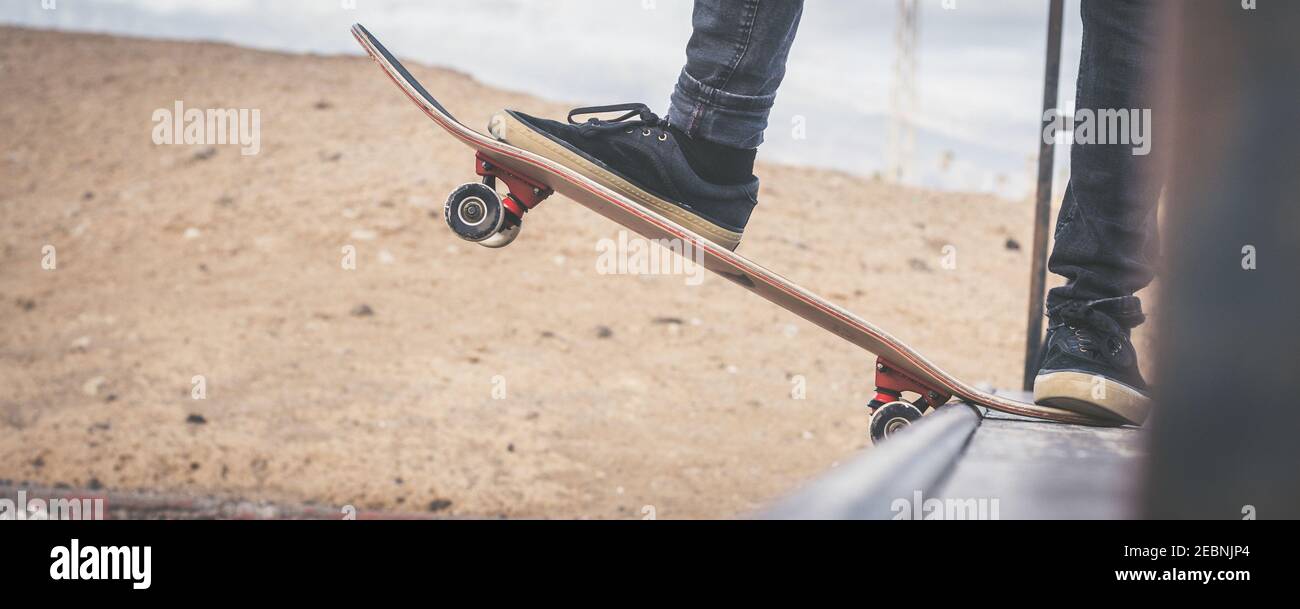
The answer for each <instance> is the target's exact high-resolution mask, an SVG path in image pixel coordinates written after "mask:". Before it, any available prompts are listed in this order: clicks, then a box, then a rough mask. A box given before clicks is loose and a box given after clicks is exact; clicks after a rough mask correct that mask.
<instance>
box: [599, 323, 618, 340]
mask: <svg viewBox="0 0 1300 609" xmlns="http://www.w3.org/2000/svg"><path fill="white" fill-rule="evenodd" d="M613 335H614V331H613V330H611V329H610V328H609V326H596V338H609V337H611V336H613Z"/></svg>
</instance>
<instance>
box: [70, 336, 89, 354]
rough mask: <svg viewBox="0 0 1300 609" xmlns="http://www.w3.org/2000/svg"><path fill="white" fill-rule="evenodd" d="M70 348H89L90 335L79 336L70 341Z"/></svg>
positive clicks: (77, 349)
mask: <svg viewBox="0 0 1300 609" xmlns="http://www.w3.org/2000/svg"><path fill="white" fill-rule="evenodd" d="M70 348H71V349H72V350H73V351H85V350H86V349H89V348H90V337H89V336H82V337H81V338H78V339H77V340H74V341H72V345H71V347H70Z"/></svg>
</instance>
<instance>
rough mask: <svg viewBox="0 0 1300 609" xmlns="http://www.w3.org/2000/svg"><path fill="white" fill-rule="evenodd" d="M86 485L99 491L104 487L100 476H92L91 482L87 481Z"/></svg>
mask: <svg viewBox="0 0 1300 609" xmlns="http://www.w3.org/2000/svg"><path fill="white" fill-rule="evenodd" d="M86 487H87V488H89V489H90V490H92V491H97V490H99V489H101V488H104V483H103V482H100V481H99V478H91V479H90V482H87V483H86Z"/></svg>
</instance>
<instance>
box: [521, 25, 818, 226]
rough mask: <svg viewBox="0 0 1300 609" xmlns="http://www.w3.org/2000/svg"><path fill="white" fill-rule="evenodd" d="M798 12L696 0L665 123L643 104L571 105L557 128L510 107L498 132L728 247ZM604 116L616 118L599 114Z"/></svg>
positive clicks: (744, 216)
mask: <svg viewBox="0 0 1300 609" xmlns="http://www.w3.org/2000/svg"><path fill="white" fill-rule="evenodd" d="M802 13H803V2H802V0H696V2H695V12H694V16H693V18H692V23H693V25H694V28H695V31H694V33H693V34H692V35H691V39H690V42H689V43H688V45H687V48H686V67H685V68H683V69H682V72H681V75H680V76H679V77H678V81H677V86H676V89H675V90H674V91H673V94H672V100H671V108H670V109H669V113H668V116H667V117H664V118H660V117H659V116H658V115H656V114H655V113H653V112H651V111H650V108H649V107H647V106H646V105H645V104H640V103H633V104H614V105H607V106H591V107H585V108H576V109H574V110H573V111H571V112H570V113H569V116H568V119H567V121H566V122H564V123H561V122H558V121H554V120H548V119H543V118H538V117H535V116H529V115H527V114H523V113H521V112H515V111H507V112H506V114H505V115H504V116H503V117H502V120H501V124H502V125H503V128H502V129H501V132H500V133H499V134H497V136H498V137H500V138H502V139H504V140H505V141H507V142H509V143H510V144H512V145H514V146H518V147H520V148H523V149H525V150H527V151H529V152H532V153H534V154H537V155H539V156H542V157H545V158H547V159H550V160H552V161H554V162H556V163H559V164H561V165H563V166H565V167H568V168H570V169H572V170H574V171H576V172H577V173H579V174H581V175H582V176H584V177H586V178H588V179H590V180H593V181H595V182H597V183H599V184H601V185H604V186H606V187H607V188H610V189H611V190H614V191H615V192H618V193H620V194H623V195H624V196H627V197H628V198H630V199H632V200H633V201H635V202H637V203H638V204H640V205H642V206H644V207H648V208H650V209H652V210H654V211H656V212H658V213H660V214H663V215H665V216H666V217H668V219H670V220H672V221H674V222H677V223H678V224H680V225H681V226H682V227H684V228H686V229H687V230H689V231H692V232H694V233H696V234H698V235H699V236H701V237H703V238H705V239H708V240H710V241H712V242H714V243H717V244H719V245H721V246H723V247H726V248H728V249H735V248H736V246H738V245H739V244H740V238H741V236H742V234H743V232H744V230H745V225H746V224H747V223H748V222H749V216H750V214H751V213H752V212H753V209H754V206H755V205H757V204H758V177H756V176H755V175H754V157H755V155H756V152H757V147H758V145H759V144H760V143H762V141H763V129H765V128H766V127H767V115H768V113H769V112H770V111H771V108H772V102H773V101H774V100H775V99H776V89H777V87H778V86H779V85H780V84H781V79H782V78H783V77H784V76H785V60H786V57H787V56H788V55H789V53H790V44H791V43H792V42H793V41H794V34H795V30H796V29H797V27H798V25H799V16H800V15H801V14H802ZM611 112H619V113H621V115H620V116H619V117H617V118H597V115H605V114H608V113H611ZM584 117H587V118H585V120H580V119H582V118H584Z"/></svg>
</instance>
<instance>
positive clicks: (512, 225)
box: [478, 213, 523, 248]
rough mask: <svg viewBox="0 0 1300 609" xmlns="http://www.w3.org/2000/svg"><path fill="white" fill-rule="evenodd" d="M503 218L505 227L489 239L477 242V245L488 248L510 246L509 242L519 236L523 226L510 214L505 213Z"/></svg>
mask: <svg viewBox="0 0 1300 609" xmlns="http://www.w3.org/2000/svg"><path fill="white" fill-rule="evenodd" d="M505 216H506V223H505V226H503V227H501V230H499V231H497V232H496V234H494V235H492V236H491V237H488V238H487V239H484V240H482V241H479V242H478V244H479V245H481V246H483V247H490V248H498V247H505V246H507V245H510V242H511V241H514V240H515V237H518V236H519V229H521V228H523V224H522V223H520V221H519V218H516V217H515V215H514V214H510V213H507V214H506V215H505Z"/></svg>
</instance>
